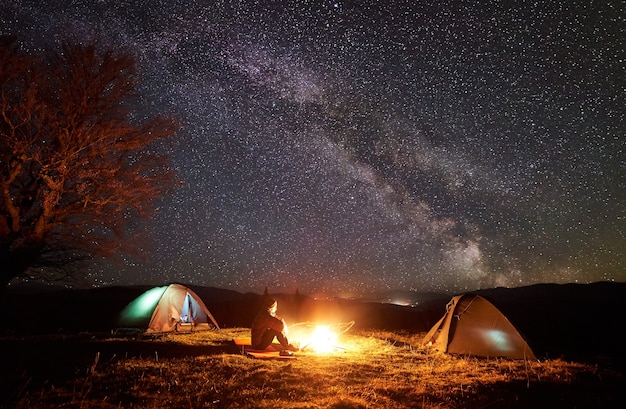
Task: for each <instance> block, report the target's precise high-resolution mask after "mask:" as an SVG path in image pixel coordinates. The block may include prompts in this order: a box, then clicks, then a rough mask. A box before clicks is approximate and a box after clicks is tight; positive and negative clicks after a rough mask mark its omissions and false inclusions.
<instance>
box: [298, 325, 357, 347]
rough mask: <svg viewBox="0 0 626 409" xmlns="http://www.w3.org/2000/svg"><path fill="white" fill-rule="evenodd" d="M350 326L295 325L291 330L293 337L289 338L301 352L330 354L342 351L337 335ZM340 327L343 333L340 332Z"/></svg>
mask: <svg viewBox="0 0 626 409" xmlns="http://www.w3.org/2000/svg"><path fill="white" fill-rule="evenodd" d="M352 325H353V323H349V324H347V325H346V324H335V325H323V324H311V323H302V324H295V325H294V326H293V327H292V329H291V331H292V334H293V335H291V336H290V338H292V339H293V340H294V341H295V342H297V343H298V345H299V346H300V349H302V350H309V351H313V352H316V353H330V352H334V351H336V350H338V349H343V348H341V347H340V346H339V335H340V333H343V332H346V331H347V330H348V329H350V328H351V327H352ZM342 327H343V331H341V329H342Z"/></svg>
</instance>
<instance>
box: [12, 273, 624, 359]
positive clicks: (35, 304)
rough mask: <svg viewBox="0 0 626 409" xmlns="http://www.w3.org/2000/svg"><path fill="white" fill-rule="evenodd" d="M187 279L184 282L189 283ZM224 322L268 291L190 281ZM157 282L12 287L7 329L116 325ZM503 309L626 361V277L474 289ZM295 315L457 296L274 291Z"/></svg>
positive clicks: (366, 323) (344, 315)
mask: <svg viewBox="0 0 626 409" xmlns="http://www.w3.org/2000/svg"><path fill="white" fill-rule="evenodd" d="M183 284H184V283H183ZM188 287H189V288H191V289H192V290H193V291H194V292H196V293H197V294H198V295H199V296H200V298H202V300H203V301H204V303H205V304H206V305H207V307H208V308H209V310H210V311H211V313H212V314H213V316H214V317H215V318H216V320H217V321H218V323H219V324H220V326H223V327H248V326H249V324H250V322H251V321H252V319H253V317H254V314H255V313H256V311H257V308H258V305H259V301H260V298H261V297H262V295H260V294H255V293H245V294H244V293H240V292H237V291H233V290H227V289H222V288H216V287H202V286H194V285H188ZM149 288H151V286H111V287H100V288H92V289H65V288H57V287H51V286H32V285H31V286H9V287H7V288H6V289H5V290H4V292H3V294H2V297H1V300H0V305H1V306H2V311H3V312H4V313H5V316H6V317H12V319H10V320H6V323H5V325H4V327H3V330H2V331H3V332H4V333H5V334H43V333H63V332H89V331H94V332H96V331H97V332H101V331H105V332H108V331H111V329H113V328H114V327H115V321H116V319H117V316H118V314H119V312H120V311H121V310H122V309H123V308H124V307H125V306H126V305H127V304H128V303H129V302H130V301H132V300H133V299H134V298H136V297H137V296H139V295H140V294H141V293H143V292H144V291H146V290H147V289H149ZM472 293H476V294H480V295H482V296H483V297H485V298H487V299H488V300H489V301H491V302H492V303H493V304H494V305H495V306H496V307H497V308H499V309H500V310H501V311H502V312H503V313H504V314H505V315H506V316H507V318H508V319H509V320H510V321H511V322H512V323H513V325H515V326H516V327H517V328H518V330H519V331H520V332H521V333H522V335H523V336H524V337H525V338H526V339H527V341H528V342H529V344H530V346H531V347H532V348H533V350H534V351H535V354H536V355H537V356H548V357H552V358H555V357H559V356H564V357H567V356H578V357H585V359H587V360H593V359H598V357H602V356H605V355H608V356H616V355H617V356H618V357H619V359H620V360H621V362H623V361H624V352H623V351H622V348H623V347H622V344H623V340H622V338H621V337H620V336H618V335H617V333H618V332H619V333H621V326H622V325H623V317H622V310H623V305H622V302H623V300H624V299H625V295H626V283H617V282H597V283H591V284H536V285H531V286H527V287H517V288H491V289H484V290H477V291H472ZM272 296H273V297H274V298H276V299H277V300H278V301H279V313H280V314H282V315H283V316H284V317H285V319H287V320H288V321H289V322H302V321H320V320H321V321H335V322H344V321H352V320H354V321H355V322H356V328H366V329H385V330H391V331H397V330H403V331H412V332H426V331H428V329H430V327H431V326H432V325H434V323H435V322H436V321H437V320H438V319H439V318H440V317H441V316H442V315H443V313H444V312H445V306H446V304H447V302H448V301H449V300H450V298H451V296H448V295H445V294H441V295H440V296H436V295H432V294H431V297H429V299H428V300H426V301H424V302H421V303H419V304H418V305H417V306H414V307H408V306H399V305H393V304H390V303H381V302H373V301H361V300H341V299H324V300H322V299H314V298H312V297H310V296H307V295H305V294H298V295H295V294H272Z"/></svg>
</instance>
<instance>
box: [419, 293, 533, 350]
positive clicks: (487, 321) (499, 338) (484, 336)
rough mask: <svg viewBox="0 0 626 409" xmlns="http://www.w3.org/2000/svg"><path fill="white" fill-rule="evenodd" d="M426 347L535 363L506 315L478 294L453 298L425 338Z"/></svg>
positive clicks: (525, 344) (528, 348)
mask: <svg viewBox="0 0 626 409" xmlns="http://www.w3.org/2000/svg"><path fill="white" fill-rule="evenodd" d="M424 344H425V345H427V346H431V347H433V348H434V349H436V350H438V351H442V352H446V353H449V354H458V355H474V356H483V357H506V358H514V359H531V360H534V359H536V358H535V354H534V353H533V351H532V350H531V349H530V347H529V346H528V344H527V343H526V341H525V340H524V338H522V336H521V335H520V333H519V332H518V331H517V329H515V327H514V326H513V324H511V322H510V321H509V320H508V319H507V318H506V317H505V316H504V314H502V312H501V311H500V310H498V309H497V308H496V307H495V306H494V305H493V304H491V303H490V302H489V301H487V300H486V299H485V298H483V297H481V296H479V295H475V294H463V295H457V296H455V297H453V298H452V300H451V301H450V302H449V303H448V304H447V306H446V313H445V314H444V316H443V317H442V318H441V319H440V320H439V321H438V322H437V323H436V324H435V325H434V326H433V327H432V328H431V329H430V331H428V333H427V334H426V336H425V337H424Z"/></svg>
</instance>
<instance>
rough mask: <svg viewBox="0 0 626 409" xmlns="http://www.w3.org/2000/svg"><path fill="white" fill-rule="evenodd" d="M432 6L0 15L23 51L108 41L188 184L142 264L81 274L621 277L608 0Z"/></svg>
mask: <svg viewBox="0 0 626 409" xmlns="http://www.w3.org/2000/svg"><path fill="white" fill-rule="evenodd" d="M57 3H65V4H67V5H59V4H57ZM413 3H417V4H413ZM429 3H430V2H414V1H385V2H380V4H379V2H375V1H364V2H360V1H354V2H352V1H335V2H330V1H300V2H269V1H267V2H243V1H216V2H211V1H201V0H196V1H172V0H161V1H147V0H146V1H140V0H136V1H131V0H114V1H108V0H100V1H98V0H83V1H79V0H76V1H67V2H57V1H27V0H17V1H14V2H12V3H11V4H7V5H5V4H3V5H1V6H0V23H1V25H0V34H3V35H4V34H11V35H16V36H17V37H18V39H19V40H20V44H22V46H23V47H24V48H25V49H38V48H41V47H42V46H43V45H44V44H46V43H47V44H50V43H52V44H55V43H58V42H61V41H68V40H69V41H85V39H90V38H98V39H99V40H100V41H101V42H104V43H105V44H106V43H110V44H113V45H116V46H122V47H124V48H125V49H126V50H128V51H129V52H131V53H132V54H134V55H135V56H136V58H137V61H138V64H139V67H140V71H141V75H142V77H141V78H142V88H141V90H140V91H141V92H142V94H143V96H144V98H143V100H144V106H145V110H146V112H145V114H146V115H150V114H153V113H156V112H171V113H173V114H175V115H176V116H178V117H179V118H180V119H181V122H182V125H183V127H182V129H181V133H180V135H178V136H177V141H176V144H175V145H176V146H175V148H172V151H171V157H172V162H173V165H174V166H175V168H176V169H177V171H178V173H179V177H180V178H181V179H182V180H183V182H184V183H183V186H182V187H180V188H179V189H177V190H176V191H175V192H174V193H173V194H172V195H171V196H168V197H166V198H164V199H163V200H162V202H161V203H159V211H158V214H157V216H156V218H155V219H153V220H151V221H150V222H149V223H146V225H145V229H146V232H147V237H149V239H150V240H149V241H146V245H145V251H146V257H145V259H139V258H133V259H131V258H129V257H126V258H124V259H123V260H124V262H123V263H122V264H113V263H108V262H101V261H98V262H97V263H95V264H94V265H93V266H91V267H90V269H89V280H90V282H91V283H92V284H95V285H103V284H140V283H141V284H144V283H149V284H161V283H165V282H184V283H190V284H195V285H207V286H217V287H224V288H230V289H234V290H238V291H248V290H251V291H260V290H263V288H264V287H268V288H270V289H271V290H272V291H294V290H295V289H298V290H299V291H301V292H305V293H306V292H315V291H326V292H333V293H349V294H363V293H368V292H372V291H381V290H394V289H407V290H408V289H411V290H437V291H443V290H448V291H462V290H471V289H476V288H484V287H493V286H521V285H530V284H534V283H539V282H559V283H563V282H590V281H600V280H618V281H624V280H626V237H625V234H626V152H625V150H626V149H625V147H626V122H625V116H626V108H625V107H626V104H625V102H626V101H625V95H626V75H625V74H626V70H625V66H626V52H625V47H624V46H625V44H624V42H625V39H626V33H625V32H624V28H625V27H626V24H625V22H626V20H625V16H626V12H625V6H624V3H623V2H621V1H604V2H591V1H578V0H555V1H546V2H542V1H540V2H533V3H529V4H522V3H523V2H520V3H519V5H517V6H516V5H510V4H508V3H511V2H499V1H494V2H489V3H491V4H490V5H477V4H474V3H480V2H471V1H433V2H432V4H429ZM148 243H151V244H149V245H148Z"/></svg>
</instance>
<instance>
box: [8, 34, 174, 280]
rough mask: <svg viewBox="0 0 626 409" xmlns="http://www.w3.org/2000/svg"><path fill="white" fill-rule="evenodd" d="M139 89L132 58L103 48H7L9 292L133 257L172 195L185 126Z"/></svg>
mask: <svg viewBox="0 0 626 409" xmlns="http://www.w3.org/2000/svg"><path fill="white" fill-rule="evenodd" d="M136 80H137V73H136V67H135V61H134V59H133V58H132V57H131V56H130V55H128V54H124V53H119V52H116V51H115V50H113V49H106V50H100V49H99V48H98V47H97V45H96V44H95V43H92V44H90V45H87V46H81V45H65V46H63V47H62V48H61V49H60V51H56V52H54V51H49V52H46V53H42V54H40V55H30V54H27V53H25V52H22V51H20V49H19V48H18V47H17V46H16V41H15V40H14V39H7V38H2V39H0V287H4V286H5V285H6V284H8V283H9V282H10V281H11V280H12V279H13V278H16V277H21V276H25V277H29V276H30V277H33V274H35V273H36V272H39V273H41V272H42V271H44V270H41V269H37V268H33V267H41V266H45V267H56V269H54V268H53V269H50V268H49V269H47V270H45V271H47V272H48V273H49V272H50V271H54V272H55V273H54V274H56V273H57V272H59V271H63V272H65V273H67V271H71V270H67V269H59V268H60V267H63V266H68V265H71V263H70V262H72V261H77V260H82V259H85V258H89V257H92V256H93V255H107V254H109V255H110V254H112V253H114V252H116V251H122V250H125V249H121V248H119V247H120V246H121V243H122V241H121V239H120V238H121V237H124V236H128V235H129V233H130V234H131V235H132V233H133V232H134V230H133V223H134V222H135V221H136V220H138V219H139V218H141V217H149V216H151V215H152V214H153V211H154V201H155V199H157V198H159V197H161V196H162V195H163V194H164V193H165V192H166V190H167V189H168V188H170V187H171V186H173V182H174V175H173V173H172V172H171V168H169V167H168V160H167V159H168V157H167V154H166V149H163V148H162V146H161V145H162V142H166V141H168V140H170V139H172V136H173V135H175V133H176V130H177V126H176V123H175V121H174V120H173V119H171V118H164V117H161V116H153V117H147V115H146V114H145V113H144V112H142V106H141V98H140V96H139V95H137V93H136V89H137V82H136ZM54 274H53V275H51V276H50V277H55V275H54Z"/></svg>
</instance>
